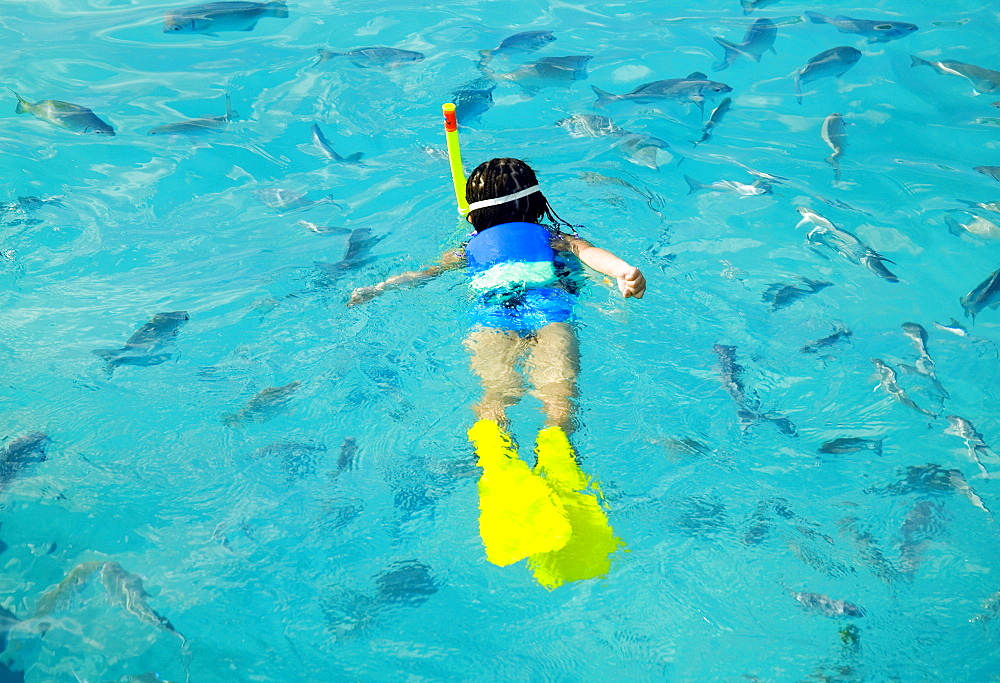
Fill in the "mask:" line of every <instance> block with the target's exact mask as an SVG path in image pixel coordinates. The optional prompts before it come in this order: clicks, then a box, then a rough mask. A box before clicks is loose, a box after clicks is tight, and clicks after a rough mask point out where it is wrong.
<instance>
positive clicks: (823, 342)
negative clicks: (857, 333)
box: [799, 325, 853, 353]
mask: <svg viewBox="0 0 1000 683" xmlns="http://www.w3.org/2000/svg"><path fill="white" fill-rule="evenodd" d="M852 336H853V332H851V331H850V330H849V329H847V328H846V327H844V326H843V325H840V326H838V328H837V329H836V330H835V331H834V332H833V333H832V334H829V335H827V336H825V337H823V338H822V339H817V340H816V341H814V342H809V343H808V344H805V345H804V346H803V347H802V348H801V349H799V353H816V352H817V351H819V350H820V349H825V348H826V347H828V346H833V345H834V344H836V343H837V342H840V341H846V340H848V339H850V338H851V337H852Z"/></svg>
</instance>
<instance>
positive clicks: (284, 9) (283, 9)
mask: <svg viewBox="0 0 1000 683" xmlns="http://www.w3.org/2000/svg"><path fill="white" fill-rule="evenodd" d="M265 10H266V14H265V15H264V16H268V17H275V18H276V19H284V18H286V17H287V16H288V5H286V4H285V0H273V2H269V3H267V5H266V6H265Z"/></svg>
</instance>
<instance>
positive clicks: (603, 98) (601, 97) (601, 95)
mask: <svg viewBox="0 0 1000 683" xmlns="http://www.w3.org/2000/svg"><path fill="white" fill-rule="evenodd" d="M590 88H591V90H593V91H594V94H595V95H597V101H596V102H594V106H595V107H606V106H607V105H608V104H610V103H611V102H616V101H617V100H620V99H621V96H620V95H615V94H614V93H610V92H608V91H607V90H601V89H600V88H598V87H597V86H596V85H592V86H590Z"/></svg>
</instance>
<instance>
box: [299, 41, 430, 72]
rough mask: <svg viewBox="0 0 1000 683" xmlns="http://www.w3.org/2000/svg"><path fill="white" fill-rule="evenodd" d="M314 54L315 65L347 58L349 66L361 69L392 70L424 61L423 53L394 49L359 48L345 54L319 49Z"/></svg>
mask: <svg viewBox="0 0 1000 683" xmlns="http://www.w3.org/2000/svg"><path fill="white" fill-rule="evenodd" d="M316 52H317V53H318V54H319V60H317V62H316V64H319V63H321V62H325V61H327V60H330V59H333V58H334V57H347V59H348V60H350V62H351V64H353V65H354V66H358V67H361V68H363V69H364V68H370V67H389V68H392V67H396V66H401V65H403V64H411V63H413V62H419V61H422V60H423V59H424V53H423V52H416V51H414V50H400V49H399V48H395V47H378V46H377V47H359V48H357V49H355V50H348V51H347V52H333V51H331V50H326V49H323V48H320V49H319V50H317V51H316ZM314 66H315V65H314Z"/></svg>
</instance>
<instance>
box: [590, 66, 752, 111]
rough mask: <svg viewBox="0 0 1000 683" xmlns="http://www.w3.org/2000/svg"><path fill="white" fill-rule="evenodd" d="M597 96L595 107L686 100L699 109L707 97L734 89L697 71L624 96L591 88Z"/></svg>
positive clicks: (654, 83)
mask: <svg viewBox="0 0 1000 683" xmlns="http://www.w3.org/2000/svg"><path fill="white" fill-rule="evenodd" d="M591 87H592V88H593V90H594V93H595V94H596V95H597V101H596V102H594V106H595V107H606V106H607V105H609V104H611V103H612V102H636V103H640V104H641V103H646V102H657V101H659V100H685V101H689V102H694V103H695V104H697V105H698V107H699V108H701V109H703V108H704V102H705V98H706V97H712V96H715V95H724V94H726V93H727V92H732V91H733V89H732V88H731V87H729V86H728V85H726V84H725V83H719V82H718V81H712V80H709V79H708V76H706V75H705V74H703V73H702V72H700V71H695V72H694V73H692V74H691V75H689V76H688V77H687V78H667V79H664V80H661V81H652V82H650V83H643V84H642V85H640V86H639V87H637V88H635V89H634V90H632V91H631V92H627V93H625V94H624V95H615V94H614V93H610V92H607V91H606V90H601V89H600V88H598V87H596V86H591Z"/></svg>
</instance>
